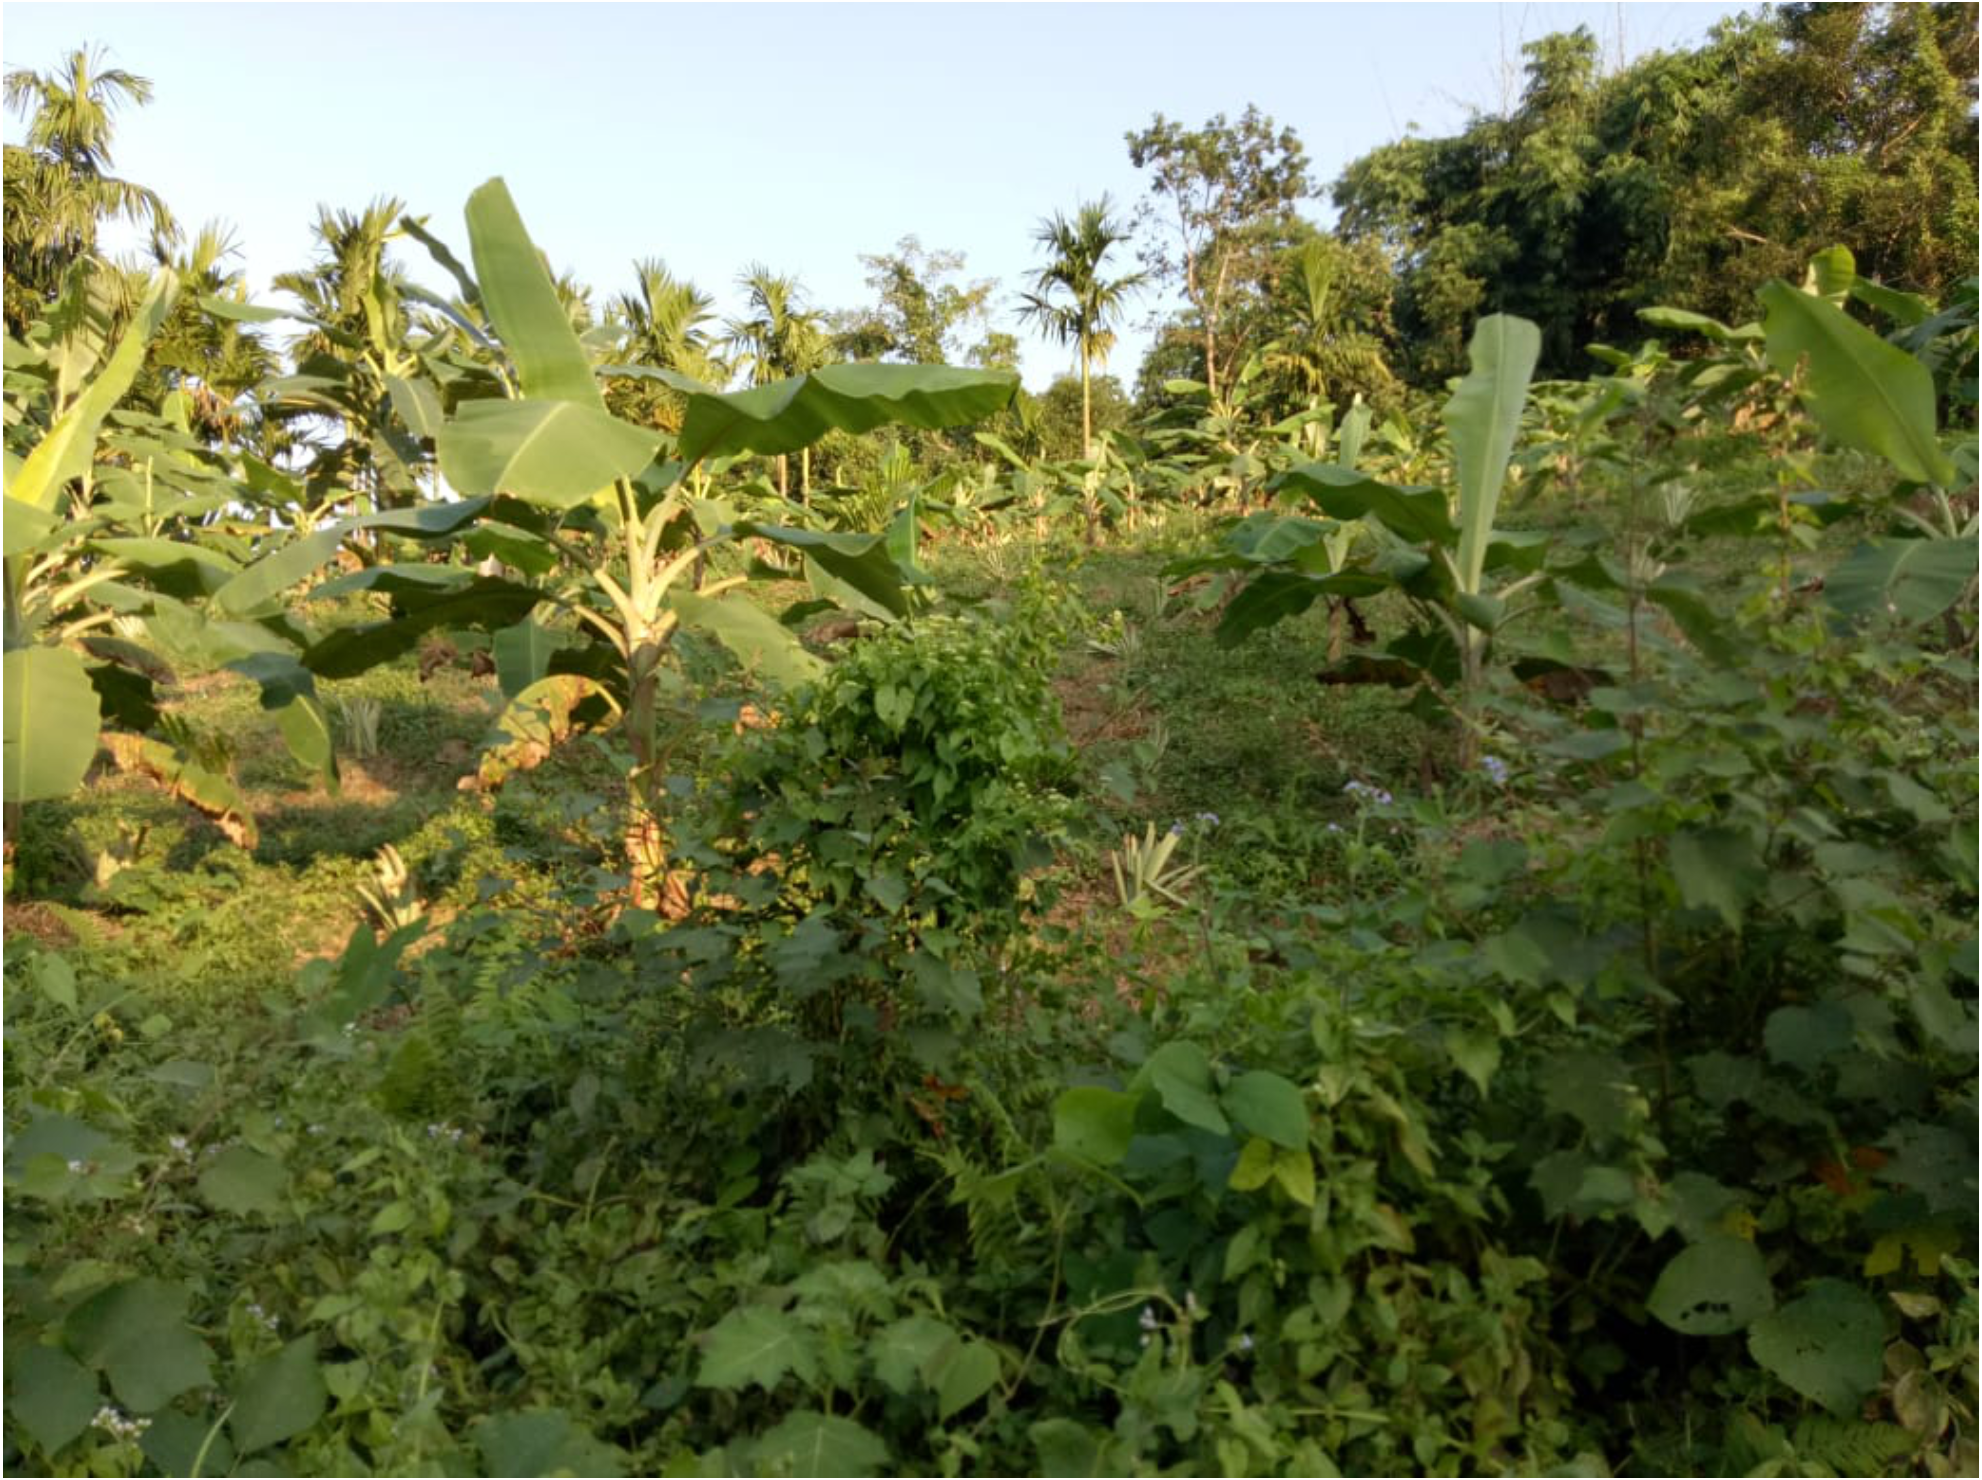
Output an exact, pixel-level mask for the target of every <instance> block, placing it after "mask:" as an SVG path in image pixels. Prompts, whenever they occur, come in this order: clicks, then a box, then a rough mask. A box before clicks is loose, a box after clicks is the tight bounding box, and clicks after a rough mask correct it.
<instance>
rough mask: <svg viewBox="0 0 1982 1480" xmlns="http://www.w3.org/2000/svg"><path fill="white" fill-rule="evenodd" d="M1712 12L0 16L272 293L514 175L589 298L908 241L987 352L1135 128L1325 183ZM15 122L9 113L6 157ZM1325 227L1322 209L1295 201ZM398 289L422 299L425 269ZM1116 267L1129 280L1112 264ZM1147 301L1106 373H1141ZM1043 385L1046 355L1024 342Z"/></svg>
mask: <svg viewBox="0 0 1982 1480" xmlns="http://www.w3.org/2000/svg"><path fill="white" fill-rule="evenodd" d="M1752 8H1753V7H1752V6H1743V5H1735V4H1724V3H1707V4H1655V3H1654V4H1627V5H1615V4H1613V5H1583V4H1493V3H1486V4H1390V5H1360V4H1327V5H1322V4H1270V5H1260V4H1215V5H1211V4H1163V5H1148V4H1108V5H1073V4H956V5H950V4H906V5H905V4H891V5H872V4H868V5H831V4H804V5H786V4H726V5H688V4H556V5H548V4H350V3H344V4H294V5H291V4H280V5H276V4H226V5H220V4H155V5H131V4H89V3H75V0H66V3H62V4H46V3H39V4H38V3H28V0H8V3H7V4H6V6H5V11H4V21H5V31H4V35H3V36H0V48H4V50H3V51H0V56H4V61H5V65H6V66H7V67H8V68H10V69H11V68H15V67H32V68H35V69H37V70H46V69H48V68H50V67H52V66H54V65H55V64H56V62H57V60H58V59H59V58H60V57H61V56H62V55H63V54H64V53H66V52H67V51H68V50H69V49H70V48H72V47H75V46H78V45H82V44H85V43H102V44H105V45H107V46H108V47H109V48H110V50H111V61H112V63H113V64H114V65H118V66H122V67H125V68H127V69H129V70H131V71H134V72H137V73H140V74H142V75H144V76H147V77H149V78H151V79H152V81H153V83H154V85H155V86H156V89H157V93H156V97H155V99H154V101H153V103H152V104H151V106H150V107H148V108H143V109H138V110H132V111H129V112H127V113H125V114H123V115H122V116H121V119H120V128H119V135H118V146H117V151H116V152H117V161H116V162H117V168H118V172H119V173H120V174H122V175H124V176H126V177H127V178H131V179H135V180H138V181H141V182H143V183H145V184H147V185H150V186H151V187H153V188H154V189H156V190H158V191H159V192H160V193H161V194H162V195H163V196H164V197H165V199H166V200H167V202H168V203H169V204H170V205H171V206H172V208H173V210H174V211H175V212H176V213H177V214H178V215H179V216H180V217H181V218H182V219H184V220H185V221H187V222H188V223H191V224H197V223H199V222H201V221H204V220H207V219H209V218H213V217H220V218H223V219H225V220H226V221H228V222H230V223H232V224H233V226H234V227H235V229H236V231H237V234H238V236H239V239H240V242H241V245H242V248H243V256H244V260H245V263H246V266H247V269H248V272H249V275H250V278H251V280H252V281H253V282H254V283H255V285H256V288H257V290H258V291H259V290H260V289H261V287H262V286H263V285H265V283H266V281H267V279H268V277H269V276H270V275H271V274H272V273H275V272H278V271H282V270H284V269H287V268H291V267H298V266H301V265H303V264H304V263H306V262H307V261H308V260H309V257H310V253H311V243H310V239H309V226H310V223H311V221H312V220H313V219H314V217H315V214H316V206H317V204H318V202H324V203H327V204H331V205H335V206H340V207H355V206H360V205H363V204H365V203H366V202H368V201H369V200H370V199H371V198H372V197H374V196H377V195H381V194H391V195H397V196H400V197H402V198H404V199H405V200H406V201H407V203H408V205H409V207H410V208H411V209H412V210H413V211H414V212H416V213H420V214H425V215H427V216H429V218H430V221H429V224H430V226H431V227H432V228H433V229H434V230H435V231H436V232H437V233H438V234H439V235H440V236H441V237H442V239H443V240H446V241H448V242H450V243H451V244H452V245H454V246H455V247H456V248H457V249H458V250H460V251H462V252H463V253H464V255H465V249H466V246H467V239H466V232H465V230H464V229H463V227H462V224H461V207H462V205H463V203H464V202H465V201H466V199H467V196H468V193H469V191H471V190H472V189H474V187H475V186H476V185H478V184H480V183H481V182H482V181H483V180H485V179H487V178H488V177H489V176H490V175H496V174H500V175H503V176H505V177H506V178H507V180H508V182H509V186H510V189H511V191H512V192H513V194H514V195H515V197H516V200H517V203H518V205H519V206H520V207H521V209H522V212H523V217H524V220H525V222H526V223H527V224H528V225H529V227H530V231H531V234H532V235H533V236H534V237H535V238H536V240H537V242H538V243H539V245H541V246H542V247H544V249H545V250H546V251H548V252H549V254H550V256H551V259H552V260H553V262H555V263H556V264H557V265H558V266H559V267H560V268H566V269H569V270H572V271H574V272H576V273H577V275H578V276H579V277H580V278H581V279H582V280H584V281H586V282H588V283H590V284H592V285H593V287H594V289H595V290H596V291H595V302H596V301H599V299H601V298H603V297H604V296H605V295H607V294H610V293H612V292H616V291H619V290H621V289H623V288H626V287H628V286H630V279H631V273H630V270H629V264H630V263H631V261H632V259H633V258H635V257H637V256H659V257H662V258H664V259H665V260H666V261H667V263H668V265H669V266H670V267H671V268H672V269H673V270H674V271H676V272H677V273H679V274H683V275H686V276H688V277H690V278H692V279H693V280H694V281H695V282H697V283H698V284H699V285H701V286H702V287H703V288H704V289H705V290H707V291H710V292H713V293H715V294H716V295H717V298H718V306H719V309H720V310H721V311H722V312H724V313H732V312H735V311H736V310H737V309H738V308H739V307H740V303H739V295H738V294H737V293H736V292H735V290H734V286H733V284H734V280H735V278H736V276H737V274H738V273H739V272H740V271H741V270H742V269H743V268H744V267H745V266H746V265H747V264H748V263H750V262H752V261H756V260H762V261H764V262H766V263H767V264H769V265H770V266H771V267H772V268H773V269H774V270H777V271H780V272H787V273H795V274H797V275H798V276H799V277H800V278H801V279H802V281H803V282H804V283H805V285H806V287H807V288H808V289H809V290H810V294H811V297H812V300H813V301H814V302H815V303H816V304H818V305H819V306H821V307H825V308H837V307H850V306H853V305H855V304H859V303H862V302H866V301H868V299H869V294H868V291H867V289H866V286H865V284H864V282H863V271H862V268H861V266H860V262H859V260H858V259H859V255H860V254H861V253H863V252H866V253H877V252H883V251H887V250H889V249H890V248H892V246H893V245H894V243H895V242H896V241H897V240H898V239H899V238H901V237H903V236H906V235H909V234H911V233H912V234H914V235H916V236H918V237H920V239H921V241H922V243H923V245H924V246H925V247H928V248H932V249H933V248H948V249H954V250H960V251H962V252H964V253H966V254H967V256H968V262H967V267H966V270H967V273H968V275H969V276H970V277H972V278H978V277H991V278H995V279H997V280H998V284H999V293H998V297H997V301H998V303H999V305H1000V314H999V317H1000V319H1001V321H1002V324H1003V327H1006V328H1011V329H1015V330H1016V329H1018V325H1017V324H1016V322H1015V320H1014V316H1013V314H1012V312H1011V305H1012V300H1013V295H1014V294H1015V293H1016V292H1017V290H1018V289H1019V287H1020V286H1021V285H1022V280H1023V279H1024V277H1025V274H1026V273H1027V271H1028V270H1029V268H1030V267H1031V266H1032V265H1033V264H1034V260H1035V254H1034V249H1033V245H1032V240H1031V236H1032V231H1033V229H1034V227H1035V226H1036V224H1037V222H1038V220H1039V218H1040V217H1041V216H1044V215H1046V214H1049V213H1050V212H1052V211H1054V210H1056V209H1061V210H1069V211H1070V210H1071V209H1072V208H1073V207H1074V206H1075V205H1076V204H1077V203H1078V202H1079V201H1081V200H1083V199H1089V198H1092V197H1094V196H1095V195H1098V194H1099V193H1100V192H1102V191H1104V190H1105V191H1108V192H1110V193H1111V194H1112V195H1113V196H1114V198H1115V199H1116V201H1117V202H1119V203H1121V204H1123V205H1124V206H1128V205H1133V203H1134V202H1136V201H1137V200H1138V199H1139V198H1140V197H1141V196H1142V195H1143V193H1144V191H1145V190H1146V185H1145V182H1144V180H1143V179H1142V177H1141V175H1140V173H1139V172H1138V171H1137V170H1136V169H1135V168H1134V167H1133V166H1132V165H1130V163H1129V159H1128V153H1127V150H1126V148H1125V147H1124V144H1123V134H1124V133H1125V132H1126V131H1128V130H1130V129H1135V128H1140V127H1142V126H1143V125H1145V124H1147V122H1148V121H1149V118H1150V115H1151V114H1152V113H1154V112H1159V111H1160V112H1162V113H1164V114H1165V115H1167V116H1169V117H1171V118H1173V119H1177V120H1179V121H1181V122H1183V123H1186V124H1189V125H1193V126H1194V125H1197V124H1200V123H1202V122H1204V121H1205V120H1206V119H1207V118H1209V117H1210V116H1211V115H1212V114H1214V113H1219V112H1223V113H1225V114H1227V115H1228V116H1234V117H1235V116H1236V115H1237V114H1239V113H1240V112H1241V111H1243V110H1244V108H1245V106H1246V105H1247V104H1248V103H1256V104H1257V105H1258V106H1259V107H1260V109H1261V110H1262V111H1263V112H1265V113H1268V114H1270V115H1272V116H1273V118H1274V119H1275V120H1276V121H1277V122H1279V123H1282V124H1288V125H1291V126H1293V128H1294V129H1295V130H1297V131H1298V132H1299V134H1300V136H1301V139H1302V141H1303V142H1304V143H1305V145H1306V146H1307V151H1308V155H1309V158H1310V160H1311V162H1312V165H1313V173H1314V175H1315V178H1316V179H1317V181H1319V182H1320V183H1322V184H1323V185H1324V187H1325V186H1326V184H1327V183H1328V182H1329V181H1331V180H1333V179H1334V178H1335V176H1336V175H1337V174H1339V173H1340V171H1341V169H1342V167H1343V166H1344V165H1346V164H1347V163H1348V162H1349V161H1350V160H1352V159H1354V158H1356V157H1357V156H1358V155H1360V154H1362V153H1364V152H1366V151H1367V150H1369V149H1371V148H1373V147H1375V146H1376V145H1378V144H1382V143H1385V142H1387V141H1389V140H1391V139H1394V138H1397V137H1398V136H1400V135H1401V134H1402V133H1403V132H1404V131H1405V130H1406V129H1407V128H1408V127H1410V126H1411V125H1412V124H1416V125H1417V126H1418V128H1419V130H1420V131H1421V132H1425V133H1432V134H1438V133H1445V132H1450V131H1453V130H1455V129H1457V128H1458V127H1460V126H1461V125H1462V124H1463V123H1464V121H1465V118H1466V116H1467V114H1468V112H1469V110H1472V109H1482V110H1488V111H1496V110H1498V109H1499V108H1501V107H1502V106H1503V105H1504V104H1505V103H1506V102H1507V101H1509V100H1511V99H1512V98H1513V97H1514V96H1517V95H1518V68H1519V65H1520V45H1521V43H1522V42H1523V41H1524V40H1533V39H1535V38H1536V37H1539V36H1543V35H1547V34H1549V33H1550V32H1552V31H1559V30H1568V29H1570V28H1572V27H1573V26H1575V25H1577V24H1579V23H1580V24H1584V25H1587V26H1589V27H1590V28H1591V30H1592V31H1593V32H1595V33H1596V34H1597V35H1598V37H1599V38H1600V39H1601V40H1602V42H1603V44H1604V50H1605V55H1606V57H1607V58H1608V59H1611V60H1612V61H1614V60H1615V58H1616V57H1617V55H1618V54H1619V50H1620V40H1621V46H1622V51H1623V53H1624V54H1625V55H1628V56H1637V55H1639V54H1641V53H1643V52H1645V51H1650V50H1655V49H1660V48H1673V47H1680V46H1689V45H1693V44H1696V43H1697V42H1698V41H1699V40H1701V39H1702V38H1703V37H1704V36H1705V35H1706V33H1707V32H1708V30H1709V29H1710V28H1711V27H1712V26H1713V25H1714V24H1715V22H1717V21H1718V20H1720V19H1721V18H1723V17H1725V16H1728V15H1732V14H1736V13H1739V12H1740V11H1742V10H1744V9H1752ZM21 133H22V125H21V123H20V121H19V120H18V119H15V118H14V117H12V116H11V115H9V117H8V118H7V121H6V125H5V136H6V138H7V139H8V140H9V141H18V140H19V139H20V137H21ZM1307 209H1308V211H1309V213H1310V214H1311V215H1312V216H1313V217H1314V219H1315V220H1317V221H1320V222H1323V223H1326V222H1327V221H1328V220H1330V219H1331V218H1332V212H1331V210H1330V208H1329V207H1328V206H1327V204H1326V202H1325V201H1322V200H1316V201H1313V202H1311V203H1310V204H1309V206H1308V208H1307ZM406 261H407V263H408V265H409V267H411V268H412V269H413V270H414V273H415V276H417V277H421V278H422V279H424V280H428V281H432V282H434V283H435V285H436V286H440V285H441V283H442V282H443V281H444V280H442V279H439V277H438V274H436V273H434V272H433V271H432V270H431V269H430V268H429V267H428V266H427V259H426V256H425V253H424V252H422V251H420V249H419V248H418V247H417V246H416V245H415V246H414V247H413V252H412V254H409V255H408V256H407V257H406ZM1124 265H1125V267H1126V266H1127V265H1129V264H1128V263H1126V262H1125V264H1124ZM1155 306H1157V304H1155V303H1154V302H1152V301H1148V300H1146V301H1145V302H1144V303H1143V304H1142V305H1141V309H1142V311H1140V312H1138V313H1137V315H1136V319H1137V323H1136V324H1135V325H1133V326H1131V328H1130V330H1129V332H1126V333H1124V335H1123V338H1122V344H1121V347H1120V348H1119V349H1118V350H1117V352H1116V356H1115V359H1114V361H1113V362H1112V363H1111V365H1110V367H1109V368H1110V369H1111V370H1113V371H1115V372H1116V373H1119V374H1120V375H1121V376H1122V378H1123V380H1124V381H1125V382H1129V381H1130V380H1131V379H1132V377H1133V373H1134V370H1135V367H1136V364H1137V362H1138V361H1139V360H1140V358H1141V354H1142V351H1143V348H1144V346H1145V344H1146V342H1147V338H1146V335H1144V334H1143V333H1142V332H1140V323H1141V320H1142V319H1143V318H1145V317H1146V316H1147V310H1148V309H1150V308H1151V307H1155ZM1020 332H1021V337H1022V340H1023V342H1024V343H1025V345H1026V358H1025V378H1026V382H1027V384H1028V385H1029V386H1031V387H1032V388H1033V389H1035V390H1037V389H1042V388H1043V387H1044V386H1045V385H1046V383H1047V382H1048V381H1049V380H1050V379H1051V378H1052V377H1053V376H1054V375H1056V374H1059V373H1061V372H1062V371H1063V370H1065V369H1066V368H1067V354H1066V352H1065V351H1064V350H1061V349H1059V348H1056V347H1052V346H1048V345H1045V344H1042V343H1040V342H1039V341H1038V340H1036V339H1033V338H1031V337H1030V336H1027V335H1024V333H1023V331H1020Z"/></svg>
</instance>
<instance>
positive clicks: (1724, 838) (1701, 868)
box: [1666, 827, 1769, 929]
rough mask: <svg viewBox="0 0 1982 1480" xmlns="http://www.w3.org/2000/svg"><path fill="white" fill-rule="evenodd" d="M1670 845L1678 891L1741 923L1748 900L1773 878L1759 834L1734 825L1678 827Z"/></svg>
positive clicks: (1694, 904) (1697, 905)
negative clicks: (1759, 845) (1759, 844)
mask: <svg viewBox="0 0 1982 1480" xmlns="http://www.w3.org/2000/svg"><path fill="white" fill-rule="evenodd" d="M1666 848H1667V855H1668V857H1669V858H1670V860H1671V864H1672V877H1673V882H1674V883H1676V884H1677V885H1678V886H1679V897H1680V898H1681V899H1682V900H1684V901H1685V902H1686V904H1687V905H1688V906H1689V907H1690V908H1693V909H1707V910H1712V911H1713V912H1714V913H1715V914H1717V915H1719V916H1720V918H1721V920H1722V922H1723V923H1724V924H1726V925H1727V926H1728V928H1729V929H1738V928H1739V927H1740V924H1741V918H1742V916H1743V915H1744V914H1745V913H1746V912H1747V909H1748V905H1749V903H1750V902H1751V901H1753V900H1754V899H1755V897H1756V896H1757V895H1758V894H1760V893H1761V891H1762V887H1763V885H1765V884H1767V883H1768V881H1769V874H1768V870H1767V869H1766V868H1765V867H1763V864H1762V858H1761V853H1760V850H1759V849H1757V848H1756V846H1755V840H1754V838H1753V837H1751V836H1750V835H1749V834H1748V833H1746V832H1743V831H1741V830H1739V829H1737V828H1731V827H1697V828H1687V829H1684V830H1683V831H1680V832H1676V833H1674V834H1673V835H1672V837H1671V839H1670V840H1669V841H1668V842H1667V844H1666Z"/></svg>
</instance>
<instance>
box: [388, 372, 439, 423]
mask: <svg viewBox="0 0 1982 1480" xmlns="http://www.w3.org/2000/svg"><path fill="white" fill-rule="evenodd" d="M385 389H386V394H387V395H389V396H391V397H392V409H393V410H394V411H397V412H398V413H399V419H400V420H401V421H403V422H405V423H406V430H407V431H409V432H411V433H412V434H413V435H414V436H416V437H429V438H431V437H438V436H439V435H440V429H441V427H442V426H443V425H444V424H445V423H446V420H447V418H446V416H445V415H444V414H443V413H442V411H441V409H440V397H439V396H437V395H435V394H434V388H433V387H432V386H430V385H428V384H427V383H426V382H425V381H424V380H406V379H404V378H402V377H400V376H397V375H388V376H386V378H385Z"/></svg>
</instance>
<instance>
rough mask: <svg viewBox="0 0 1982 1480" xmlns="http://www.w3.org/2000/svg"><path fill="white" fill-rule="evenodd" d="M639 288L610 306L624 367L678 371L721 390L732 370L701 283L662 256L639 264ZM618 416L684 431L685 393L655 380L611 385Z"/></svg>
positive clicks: (621, 381)
mask: <svg viewBox="0 0 1982 1480" xmlns="http://www.w3.org/2000/svg"><path fill="white" fill-rule="evenodd" d="M633 275H634V289H633V291H632V292H631V293H620V294H618V295H616V296H615V297H614V298H613V300H612V302H611V303H609V304H608V305H607V306H606V322H607V323H608V324H609V325H611V326H612V327H613V329H614V330H616V331H617V334H618V345H617V348H616V358H617V359H618V360H619V361H620V362H621V363H623V364H628V365H641V366H647V367H650V368H652V369H656V370H673V371H675V372H677V373H679V374H682V375H686V376H688V377H689V378H690V379H692V380H699V381H701V382H702V383H703V384H704V385H720V384H721V383H722V382H723V381H725V380H726V379H728V377H729V367H728V366H727V365H726V364H724V363H723V361H722V359H721V357H720V356H719V355H718V354H717V353H716V347H715V341H714V340H713V339H712V338H711V337H710V334H709V331H708V330H707V329H706V328H705V327H704V325H706V324H708V323H710V322H711V321H712V320H713V319H714V317H715V306H716V301H715V299H714V298H712V297H710V296H709V295H708V294H707V293H704V292H703V291H702V290H701V289H700V288H698V287H696V286H695V284H693V283H691V282H689V281H688V280H687V279H685V278H678V277H676V276H675V275H674V274H673V273H672V272H670V271H668V268H667V264H666V263H664V262H662V261H661V260H660V259H659V258H658V257H643V258H641V259H639V260H638V261H636V262H635V263H634V264H633ZM606 397H607V404H608V405H610V406H611V407H612V409H613V414H614V415H616V416H620V417H623V418H625V419H627V420H631V421H639V422H646V423H648V424H650V425H653V426H657V427H660V428H661V429H663V430H665V431H670V432H672V431H676V430H678V429H679V428H680V426H681V417H682V408H683V406H684V405H685V402H684V401H683V399H682V397H681V395H680V393H679V392H677V391H674V390H671V389H669V388H668V387H666V386H662V385H659V384H656V383H655V382H653V381H651V380H635V379H630V378H619V379H614V380H612V381H610V382H608V385H607V390H606Z"/></svg>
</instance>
